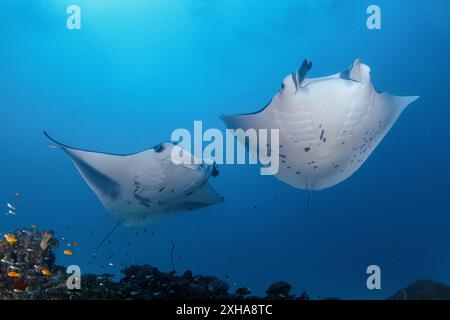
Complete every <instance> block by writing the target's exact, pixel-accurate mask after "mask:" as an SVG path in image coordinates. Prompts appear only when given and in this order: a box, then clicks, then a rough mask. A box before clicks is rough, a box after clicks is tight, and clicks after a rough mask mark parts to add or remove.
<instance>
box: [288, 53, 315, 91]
mask: <svg viewBox="0 0 450 320" xmlns="http://www.w3.org/2000/svg"><path fill="white" fill-rule="evenodd" d="M311 68H312V62H311V60H308V59H305V60H304V61H303V63H302V65H301V66H300V68H298V70H297V72H296V73H294V74H292V79H293V80H294V83H295V89H296V90H298V89H299V88H301V87H302V84H303V81H304V80H305V79H306V76H307V75H308V73H309V71H310V70H311Z"/></svg>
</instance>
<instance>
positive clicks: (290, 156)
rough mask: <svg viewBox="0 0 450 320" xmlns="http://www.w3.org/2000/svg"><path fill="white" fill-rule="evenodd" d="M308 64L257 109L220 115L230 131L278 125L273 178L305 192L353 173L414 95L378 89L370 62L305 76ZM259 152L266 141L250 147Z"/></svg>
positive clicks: (357, 62) (305, 63)
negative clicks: (277, 163)
mask: <svg viewBox="0 0 450 320" xmlns="http://www.w3.org/2000/svg"><path fill="white" fill-rule="evenodd" d="M311 67H312V63H311V61H309V60H305V61H304V62H303V64H302V65H301V67H300V68H299V69H298V71H297V72H294V73H292V74H291V75H288V76H287V77H286V78H285V79H284V81H283V83H282V87H281V90H280V91H279V92H278V93H277V94H276V95H275V96H274V97H273V98H272V100H271V101H270V102H269V104H268V105H267V106H266V107H265V108H264V109H262V110H261V111H259V112H256V113H251V114H243V115H233V116H225V115H223V116H222V120H223V121H224V122H225V125H226V126H227V127H228V128H230V129H244V130H247V129H251V128H253V129H256V130H258V129H269V130H270V129H279V138H280V141H279V143H280V150H279V151H280V166H279V171H278V173H277V174H276V177H277V178H278V179H279V180H281V181H283V182H285V183H288V184H290V185H292V186H294V187H296V188H300V189H306V190H309V191H312V190H322V189H325V188H330V187H332V186H334V185H336V184H338V183H340V182H342V181H344V180H345V179H347V178H348V177H350V176H351V175H352V174H353V173H354V172H356V170H358V169H359V167H360V166H361V165H362V164H363V163H364V161H366V160H367V158H368V157H369V155H370V154H371V153H372V151H373V150H374V149H375V148H376V146H377V145H378V144H379V143H380V142H381V140H382V139H383V138H384V136H385V135H386V134H387V133H388V132H389V130H390V129H391V128H392V126H393V125H394V123H395V121H396V120H397V118H398V117H399V116H400V114H401V113H402V111H403V110H404V109H405V108H406V106H408V105H409V104H410V103H412V102H413V101H414V100H416V99H417V98H418V97H415V96H413V97H397V96H393V95H391V94H389V93H386V92H383V93H379V92H377V91H376V90H375V88H374V86H373V85H372V82H371V80H370V68H369V66H367V65H365V64H362V63H361V62H360V60H359V59H356V61H355V62H354V63H353V65H352V66H351V67H350V68H349V69H348V70H346V71H343V72H340V73H337V74H334V75H331V76H327V77H322V78H306V75H307V74H308V72H309V71H310V69H311ZM241 139H242V138H241ZM245 142H246V141H240V143H245ZM258 151H259V152H260V153H261V152H264V153H263V154H268V152H270V151H271V150H270V145H267V147H264V148H261V149H260V150H252V149H250V150H249V152H253V153H256V152H258Z"/></svg>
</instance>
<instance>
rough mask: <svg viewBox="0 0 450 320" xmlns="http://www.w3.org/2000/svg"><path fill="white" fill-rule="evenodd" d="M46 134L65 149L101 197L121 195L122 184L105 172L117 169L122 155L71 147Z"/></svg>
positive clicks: (114, 197)
mask: <svg viewBox="0 0 450 320" xmlns="http://www.w3.org/2000/svg"><path fill="white" fill-rule="evenodd" d="M44 135H45V136H46V137H47V138H48V139H50V140H51V141H52V142H53V143H55V144H56V145H57V146H59V147H60V148H61V149H62V150H64V151H65V152H66V153H67V154H68V155H69V157H70V158H71V160H72V162H73V163H74V165H75V167H76V168H77V169H78V171H79V172H80V174H81V176H82V177H83V178H84V180H85V181H86V183H87V184H88V185H89V187H91V189H92V190H93V191H94V192H95V193H96V194H97V195H98V196H100V197H107V198H110V199H116V198H117V197H118V196H119V195H120V189H121V188H120V185H119V183H118V182H116V181H114V179H113V178H111V177H110V176H108V174H106V173H105V170H106V171H111V172H113V171H115V170H116V169H117V164H118V163H117V162H118V161H117V160H118V159H120V158H123V157H122V156H117V155H110V154H105V153H97V152H91V151H84V150H80V149H76V148H71V147H69V146H67V145H65V144H62V143H60V142H58V141H56V140H55V139H53V138H52V137H51V136H50V135H49V134H48V133H47V132H45V131H44Z"/></svg>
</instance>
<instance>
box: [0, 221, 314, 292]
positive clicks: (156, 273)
mask: <svg viewBox="0 0 450 320" xmlns="http://www.w3.org/2000/svg"><path fill="white" fill-rule="evenodd" d="M63 240H64V239H63ZM58 244H59V243H58V241H57V240H56V239H55V237H54V233H53V232H51V231H43V232H40V231H38V230H37V229H36V228H27V229H21V230H15V231H14V232H12V233H8V234H5V236H4V239H2V240H0V254H1V256H2V259H1V263H0V300H6V299H8V300H28V299H39V300H43V299H45V300H79V299H129V300H130V299H131V300H167V299H171V300H197V299H208V300H211V299H213V300H216V299H252V300H254V299H278V300H281V299H295V298H296V297H295V296H294V295H289V292H290V290H291V288H292V286H291V285H290V284H288V283H286V282H276V283H274V284H272V285H271V286H270V287H269V289H268V290H267V296H266V297H256V296H251V295H250V294H251V292H250V290H249V289H247V288H238V289H236V291H235V292H234V293H232V294H230V293H229V285H228V284H227V283H226V282H224V281H222V280H220V279H218V278H216V277H213V276H203V275H193V274H192V272H191V271H186V272H185V273H184V274H182V275H176V274H175V273H174V272H171V273H166V272H162V271H160V270H158V269H157V268H155V267H152V266H150V265H142V266H137V265H132V266H129V267H127V268H125V269H123V270H122V271H121V272H122V274H123V277H122V278H121V279H120V280H119V281H114V280H113V275H111V274H101V275H95V274H83V275H82V277H81V289H80V290H69V289H67V285H66V280H67V277H68V275H67V273H66V268H65V267H62V266H58V265H56V264H55V255H54V253H53V251H52V249H54V248H57V247H58ZM296 299H300V300H306V299H308V295H307V294H306V293H303V294H302V295H301V296H299V297H297V298H296Z"/></svg>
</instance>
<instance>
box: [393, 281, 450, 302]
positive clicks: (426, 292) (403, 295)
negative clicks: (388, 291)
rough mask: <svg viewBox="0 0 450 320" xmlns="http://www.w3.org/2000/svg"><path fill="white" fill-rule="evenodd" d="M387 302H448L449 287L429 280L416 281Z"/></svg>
mask: <svg viewBox="0 0 450 320" xmlns="http://www.w3.org/2000/svg"><path fill="white" fill-rule="evenodd" d="M388 300H450V287H449V286H447V285H445V284H443V283H438V282H434V281H431V280H418V281H416V282H414V283H413V284H411V285H409V286H407V287H406V288H404V289H402V290H400V291H398V292H397V293H395V294H394V295H393V296H391V297H389V298H388Z"/></svg>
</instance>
